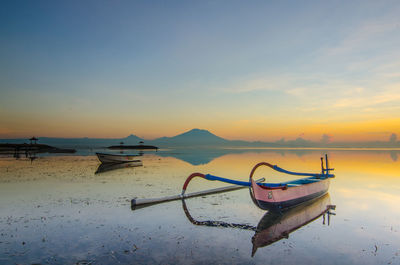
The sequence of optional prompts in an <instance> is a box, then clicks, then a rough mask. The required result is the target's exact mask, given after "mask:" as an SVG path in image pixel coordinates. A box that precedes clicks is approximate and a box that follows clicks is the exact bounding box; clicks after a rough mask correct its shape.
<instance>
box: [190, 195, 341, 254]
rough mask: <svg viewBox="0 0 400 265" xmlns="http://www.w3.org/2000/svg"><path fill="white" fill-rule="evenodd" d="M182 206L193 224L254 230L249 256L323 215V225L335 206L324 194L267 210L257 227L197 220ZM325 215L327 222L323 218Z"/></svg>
mask: <svg viewBox="0 0 400 265" xmlns="http://www.w3.org/2000/svg"><path fill="white" fill-rule="evenodd" d="M182 207H183V210H184V212H185V215H186V217H187V218H188V220H189V221H190V222H191V223H192V224H194V225H204V226H213V227H230V228H239V229H244V230H251V231H255V234H254V235H253V237H252V239H251V242H252V244H253V248H252V253H251V256H252V257H253V256H254V255H255V253H256V251H257V249H258V248H260V247H265V246H268V245H270V244H272V243H274V242H276V241H279V240H281V239H282V238H288V237H289V234H290V233H292V232H294V231H295V230H297V229H299V228H300V227H303V226H305V225H307V224H309V223H311V222H313V221H314V220H316V219H318V218H319V217H321V216H323V220H322V223H323V225H325V224H327V225H329V223H330V215H332V214H333V215H334V213H331V212H330V210H332V209H333V210H334V209H335V208H336V207H335V206H334V205H331V204H330V196H329V194H326V195H324V196H322V197H320V198H317V199H314V200H311V201H308V202H305V203H302V204H300V205H298V206H296V207H293V208H290V209H288V210H286V211H268V212H267V213H266V214H265V215H264V216H263V217H262V218H261V220H260V221H259V223H258V225H257V227H255V226H251V225H248V224H235V223H227V222H222V221H198V220H195V219H194V218H193V217H192V216H191V214H190V213H189V210H188V208H187V206H186V203H185V200H182ZM325 215H327V219H328V220H327V222H326V220H325Z"/></svg>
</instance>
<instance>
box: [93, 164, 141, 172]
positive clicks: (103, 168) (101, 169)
mask: <svg viewBox="0 0 400 265" xmlns="http://www.w3.org/2000/svg"><path fill="white" fill-rule="evenodd" d="M141 166H143V163H142V161H134V162H126V163H101V164H100V165H99V167H98V168H97V170H96V172H95V173H94V174H100V173H104V172H107V171H112V170H117V169H121V168H131V167H141Z"/></svg>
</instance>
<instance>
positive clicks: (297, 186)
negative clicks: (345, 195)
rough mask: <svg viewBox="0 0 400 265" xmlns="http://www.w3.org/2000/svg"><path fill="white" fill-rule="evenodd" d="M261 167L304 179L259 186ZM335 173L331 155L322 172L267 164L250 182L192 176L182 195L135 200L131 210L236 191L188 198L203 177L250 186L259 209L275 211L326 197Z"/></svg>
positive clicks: (197, 193)
mask: <svg viewBox="0 0 400 265" xmlns="http://www.w3.org/2000/svg"><path fill="white" fill-rule="evenodd" d="M260 166H268V167H270V168H272V169H273V170H275V171H278V172H281V173H285V174H289V175H296V176H303V177H305V178H301V179H297V180H292V181H287V182H280V183H259V181H255V180H254V178H253V175H254V173H255V171H256V170H257V169H258V168H259V167H260ZM332 170H333V168H329V163H328V156H327V155H325V167H324V159H323V157H321V173H299V172H292V171H288V170H285V169H282V168H280V167H278V166H276V165H271V164H269V163H266V162H261V163H258V164H257V165H255V166H254V167H253V169H252V170H251V173H250V177H249V181H248V182H245V181H237V180H232V179H227V178H221V177H218V176H214V175H210V174H202V173H193V174H191V175H190V176H189V177H188V178H187V179H186V181H185V183H184V184H183V188H182V192H181V194H180V195H175V196H168V197H164V198H156V199H133V200H132V202H131V206H132V209H134V208H136V207H137V206H139V205H145V204H147V205H149V204H154V203H160V202H164V201H171V200H177V199H183V198H188V197H194V196H201V195H204V194H211V193H215V192H222V191H227V190H234V189H235V188H234V187H235V186H229V187H226V188H220V189H214V190H207V191H201V192H196V193H193V195H194V196H188V195H186V194H185V192H186V189H187V187H188V185H189V183H190V181H191V180H192V179H193V178H195V177H201V178H204V179H206V180H211V181H215V180H217V181H222V182H226V183H230V184H234V185H236V186H240V187H249V188H250V192H251V195H252V196H251V197H252V199H253V201H254V203H256V205H258V206H259V207H260V208H262V209H265V210H268V209H276V208H278V209H284V208H288V207H292V206H295V205H298V204H300V203H302V202H305V201H308V200H311V199H314V198H317V197H320V196H322V195H324V194H325V193H326V192H327V191H328V188H329V184H330V178H333V177H335V175H333V174H330V171H332ZM238 188H239V187H238ZM236 189H237V188H236Z"/></svg>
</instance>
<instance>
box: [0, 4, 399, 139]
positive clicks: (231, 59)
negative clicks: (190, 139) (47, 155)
mask: <svg viewBox="0 0 400 265" xmlns="http://www.w3.org/2000/svg"><path fill="white" fill-rule="evenodd" d="M399 13H400V4H399V2H397V1H393V2H389V1H384V2H379V1H355V2H354V1H352V2H325V1H324V2H320V1H306V2H301V3H300V2H299V3H293V2H253V3H245V2H241V1H238V2H231V1H229V2H224V1H217V2H213V1H210V2H207V1H206V2H198V3H192V2H190V3H189V2H186V3H185V2H175V1H172V2H168V3H161V2H158V3H157V2H151V3H148V2H128V1H127V2H109V1H95V2H84V3H82V2H80V1H65V2H58V1H56V2H54V1H39V2H36V1H35V2H32V1H26V2H13V1H10V2H7V3H3V5H2V8H1V10H0V33H1V34H0V58H1V59H0V69H1V71H0V92H1V97H0V138H26V137H31V136H32V135H36V136H38V137H43V136H48V137H93V138H118V137H125V136H128V135H130V134H134V135H137V136H139V137H142V138H145V139H154V138H157V137H162V136H174V135H177V134H180V133H182V132H184V131H188V130H190V129H192V128H202V129H206V130H209V131H210V132H212V133H214V134H216V135H218V136H220V137H223V138H226V139H229V140H235V139H241V140H250V141H277V140H280V139H281V138H284V139H286V140H294V139H296V138H298V137H301V138H303V139H307V140H312V141H321V140H323V137H325V138H324V139H325V141H339V142H340V141H389V140H390V137H391V136H392V135H393V134H394V135H396V137H397V135H399V136H400V118H399V117H400V49H399V47H400V26H399V25H400V18H399V15H398V14H399ZM323 135H325V136H323ZM396 139H397V138H396ZM397 140H398V139H397Z"/></svg>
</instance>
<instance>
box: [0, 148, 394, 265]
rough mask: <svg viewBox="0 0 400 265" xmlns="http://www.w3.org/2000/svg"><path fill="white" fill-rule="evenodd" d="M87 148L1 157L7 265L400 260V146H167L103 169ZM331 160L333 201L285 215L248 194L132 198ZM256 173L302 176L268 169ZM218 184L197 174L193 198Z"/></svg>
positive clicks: (1, 238)
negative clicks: (136, 162) (132, 162)
mask: <svg viewBox="0 0 400 265" xmlns="http://www.w3.org/2000/svg"><path fill="white" fill-rule="evenodd" d="M85 152H86V153H83V152H82V153H81V154H85V155H82V156H80V155H79V153H78V155H74V156H45V157H39V158H37V159H35V160H33V161H30V160H29V159H25V158H21V159H19V160H15V159H14V158H10V157H1V158H0V263H1V264H14V263H24V264H31V263H51V264H64V263H69V264H75V263H78V262H80V263H81V264H83V263H84V262H86V263H90V262H92V263H94V264H114V263H121V264H131V263H141V264H146V263H147V264H154V263H161V264H188V263H218V264H232V263H234V264H235V263H256V264H266V263H268V264H270V263H271V264H283V263H286V264H294V263H296V264H398V263H399V262H400V257H399V255H400V249H399V248H398V242H399V240H400V223H399V221H398V220H400V206H399V205H398V202H399V201H400V176H399V172H400V170H399V169H400V161H399V160H398V155H399V154H400V153H399V152H397V151H390V150H389V151H371V150H368V151H359V150H358V151H357V150H328V151H324V150H292V151H290V150H161V151H160V152H158V153H151V154H145V155H144V156H142V162H143V166H139V167H137V166H132V167H122V168H118V167H116V168H111V169H108V171H107V170H106V171H104V172H98V173H97V174H95V172H96V171H98V167H99V162H98V160H97V158H96V157H95V156H93V155H86V154H87V151H85ZM325 153H328V155H329V161H330V165H331V167H334V168H335V171H334V172H333V173H335V175H336V178H334V179H332V180H331V186H330V189H329V195H327V196H325V197H324V198H321V199H320V200H315V201H312V202H310V203H309V204H304V205H302V206H301V207H296V208H294V209H292V210H291V211H290V212H287V213H284V214H283V215H282V214H279V216H278V217H277V215H276V214H274V213H273V212H267V213H266V211H263V210H261V209H259V208H257V207H256V206H255V205H254V204H253V202H252V200H251V198H250V196H249V191H248V189H242V190H238V191H233V192H226V193H221V194H214V195H209V196H203V197H198V198H193V199H187V200H186V201H185V204H184V205H183V204H182V202H181V201H174V202H169V203H163V204H158V205H153V206H150V207H146V208H142V209H137V210H134V211H132V210H131V209H130V200H131V199H132V198H135V197H137V198H153V197H162V196H167V195H176V194H179V193H180V191H181V189H182V185H183V183H184V181H185V179H186V178H187V176H188V175H189V174H191V173H193V172H201V173H210V174H213V175H217V176H221V177H227V178H232V179H237V180H242V181H247V180H248V176H249V173H250V170H251V168H252V167H253V166H254V165H255V164H256V163H258V162H261V161H265V162H269V163H271V164H276V165H278V166H280V167H282V168H284V169H287V170H291V171H297V172H312V173H319V172H320V171H321V164H320V163H321V162H320V157H321V156H322V155H324V154H325ZM100 171H101V170H100ZM256 175H257V176H256V178H258V177H265V178H266V179H267V181H269V182H280V181H286V180H290V179H295V177H294V176H289V177H288V176H285V175H283V174H281V173H278V172H273V171H272V170H271V169H270V168H260V170H259V171H257V174H256ZM221 186H226V184H224V183H218V182H214V181H205V180H203V179H194V180H193V181H192V182H191V183H190V185H189V188H188V192H192V191H198V190H204V189H208V188H215V187H221ZM329 205H336V209H335V210H333V209H328V208H327V206H329ZM334 214H336V215H334ZM328 219H329V225H328ZM278 231H280V232H279V233H278ZM255 250H256V251H255ZM252 253H253V254H254V256H253V257H252Z"/></svg>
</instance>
